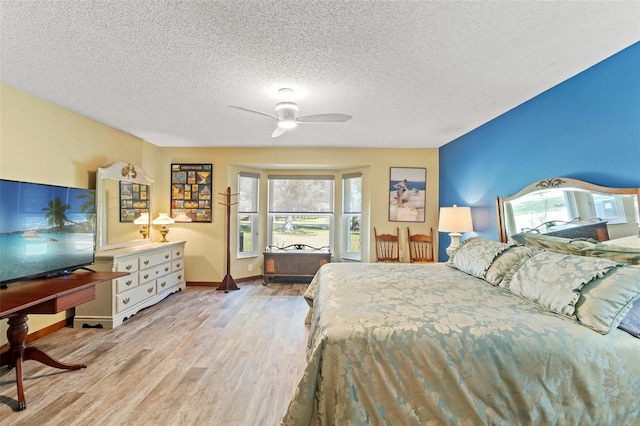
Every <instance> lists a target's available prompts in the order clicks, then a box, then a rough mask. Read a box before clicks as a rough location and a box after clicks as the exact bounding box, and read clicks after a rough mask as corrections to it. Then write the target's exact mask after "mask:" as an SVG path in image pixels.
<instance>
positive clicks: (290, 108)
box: [230, 88, 351, 138]
mask: <svg viewBox="0 0 640 426" xmlns="http://www.w3.org/2000/svg"><path fill="white" fill-rule="evenodd" d="M278 92H279V93H280V96H281V97H282V98H283V99H287V100H285V101H283V102H279V103H278V104H277V105H276V114H277V115H273V114H269V113H267V112H262V111H256V110H253V109H249V108H244V107H240V106H234V105H230V107H231V108H235V109H239V110H240V111H246V112H252V113H254V114H260V115H265V116H267V117H272V118H275V119H276V120H278V127H276V130H275V131H274V132H273V133H272V134H271V137H272V138H277V137H278V136H280V135H282V134H284V133H285V132H286V131H287V130H290V129H293V128H295V127H297V126H298V123H342V122H345V121H349V120H351V116H350V115H347V114H335V113H329V114H312V115H302V116H300V117H298V104H296V103H295V102H292V101H290V100H289V99H291V98H292V97H293V94H294V91H293V89H288V88H284V89H280V90H279V91H278Z"/></svg>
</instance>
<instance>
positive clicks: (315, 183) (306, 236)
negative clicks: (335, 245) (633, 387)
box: [269, 176, 334, 248]
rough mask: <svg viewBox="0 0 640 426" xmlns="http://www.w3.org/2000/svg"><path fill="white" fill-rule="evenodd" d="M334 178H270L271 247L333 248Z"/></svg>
mask: <svg viewBox="0 0 640 426" xmlns="http://www.w3.org/2000/svg"><path fill="white" fill-rule="evenodd" d="M333 188H334V181H333V177H332V176H269V221H270V237H271V240H270V245H272V246H277V247H286V246H289V245H292V244H306V245H308V246H311V247H315V248H320V247H327V248H329V247H330V245H331V234H332V229H333V228H332V226H333Z"/></svg>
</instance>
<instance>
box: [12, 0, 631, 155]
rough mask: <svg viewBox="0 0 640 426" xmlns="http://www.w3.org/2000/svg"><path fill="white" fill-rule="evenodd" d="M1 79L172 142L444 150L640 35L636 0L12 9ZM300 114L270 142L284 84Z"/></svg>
mask: <svg viewBox="0 0 640 426" xmlns="http://www.w3.org/2000/svg"><path fill="white" fill-rule="evenodd" d="M0 17H1V21H0V23H1V27H0V42H1V51H0V52H1V57H0V60H1V68H0V79H1V81H2V82H3V83H5V84H8V85H9V86H12V87H15V88H17V89H20V90H22V91H25V92H27V93H30V94H33V95H35V96H37V97H39V98H42V99H45V100H48V101H50V102H52V103H54V104H57V105H60V106H62V107H64V108H67V109H69V110H72V111H75V112H77V113H79V114H82V115H84V116H87V117H90V118H93V119H95V120H97V121H99V122H102V123H105V124H107V125H109V126H111V127H114V128H117V129H120V130H122V131H125V132H127V133H130V134H132V135H135V136H137V137H140V138H142V139H144V140H147V141H149V142H151V143H153V144H156V145H159V146H246V147H249V146H260V147H264V146H285V147H319V146H323V147H407V148H409V147H439V146H442V145H443V144H445V143H447V142H449V141H451V140H453V139H455V138H456V137H458V136H461V135H463V134H465V133H467V132H469V131H471V130H473V129H474V128H476V127H478V126H479V125H481V124H483V123H485V122H487V121H489V120H491V119H493V118H495V117H497V116H499V115H500V114H503V113H504V112H506V111H508V110H510V109H511V108H513V107H515V106H517V105H519V104H521V103H522V102H525V101H527V100H528V99H531V98H532V97H534V96H536V95H538V94H539V93H541V92H543V91H545V90H547V89H549V88H551V87H553V86H554V85H556V84H558V83H560V82H562V81H564V80H566V79H568V78H570V77H572V76H574V75H575V74H577V73H579V72H581V71H583V70H585V69H587V68H588V67H590V66H592V65H594V64H596V63H597V62H599V61H601V60H603V59H605V58H607V57H609V56H611V55H612V54H614V53H616V52H618V51H620V50H622V49H624V48H625V47H628V46H630V45H631V44H633V43H634V42H637V41H638V40H640V2H638V1H626V2H625V1H615V2H613V1H544V2H541V1H507V2H499V1H473V2H449V1H411V2H410V1H316V0H313V1H304V0H299V1H239V0H232V1H179V0H173V1H159V0H151V1H150V0H146V1H145V0H119V1H80V0H77V1H15V0H13V1H9V0H1V3H0ZM282 87H290V88H293V89H295V90H296V95H297V96H296V98H295V101H296V102H297V103H298V105H299V108H300V112H299V114H300V115H306V114H316V113H331V112H336V113H345V114H350V115H353V119H352V120H351V121H348V122H346V123H329V124H316V123H314V124H304V125H300V126H298V128H296V129H295V130H293V131H290V132H287V133H286V134H284V135H283V136H281V137H279V138H275V139H272V138H271V137H270V135H271V133H272V132H273V130H274V129H275V127H276V122H275V120H273V119H272V118H269V117H265V116H261V115H256V114H250V113H247V112H243V111H239V110H235V109H232V108H229V107H228V106H229V105H239V106H243V107H246V108H250V109H257V110H261V111H265V112H268V113H275V104H276V103H277V102H278V97H277V94H278V89H279V88H282Z"/></svg>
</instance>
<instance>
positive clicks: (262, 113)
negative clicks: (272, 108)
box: [229, 105, 278, 120]
mask: <svg viewBox="0 0 640 426" xmlns="http://www.w3.org/2000/svg"><path fill="white" fill-rule="evenodd" d="M229 107H231V108H235V109H239V110H240V111H246V112H252V113H254V114H260V115H266V116H267V117H271V118H275V119H276V120H277V119H278V117H276V116H275V115H273V114H269V113H267V112H262V111H256V110H255V109H249V108H244V107H240V106H234V105H229Z"/></svg>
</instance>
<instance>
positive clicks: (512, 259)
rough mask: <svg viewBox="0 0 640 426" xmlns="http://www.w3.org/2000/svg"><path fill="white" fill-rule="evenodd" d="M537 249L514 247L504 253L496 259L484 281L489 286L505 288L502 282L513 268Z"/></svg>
mask: <svg viewBox="0 0 640 426" xmlns="http://www.w3.org/2000/svg"><path fill="white" fill-rule="evenodd" d="M535 251H536V249H534V248H531V247H525V246H512V247H509V248H508V249H506V250H505V251H503V252H502V253H500V254H499V255H498V257H496V258H495V260H494V261H493V263H491V266H490V267H489V269H488V270H487V274H486V275H485V277H484V279H485V281H487V282H488V283H489V284H493V285H499V286H500V287H503V285H502V282H503V281H504V280H503V279H504V276H505V275H506V274H507V272H509V271H510V270H511V269H512V268H513V266H514V265H515V264H516V263H518V261H519V260H520V259H522V258H523V257H525V256H527V255H529V254H531V253H533V252H535Z"/></svg>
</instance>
